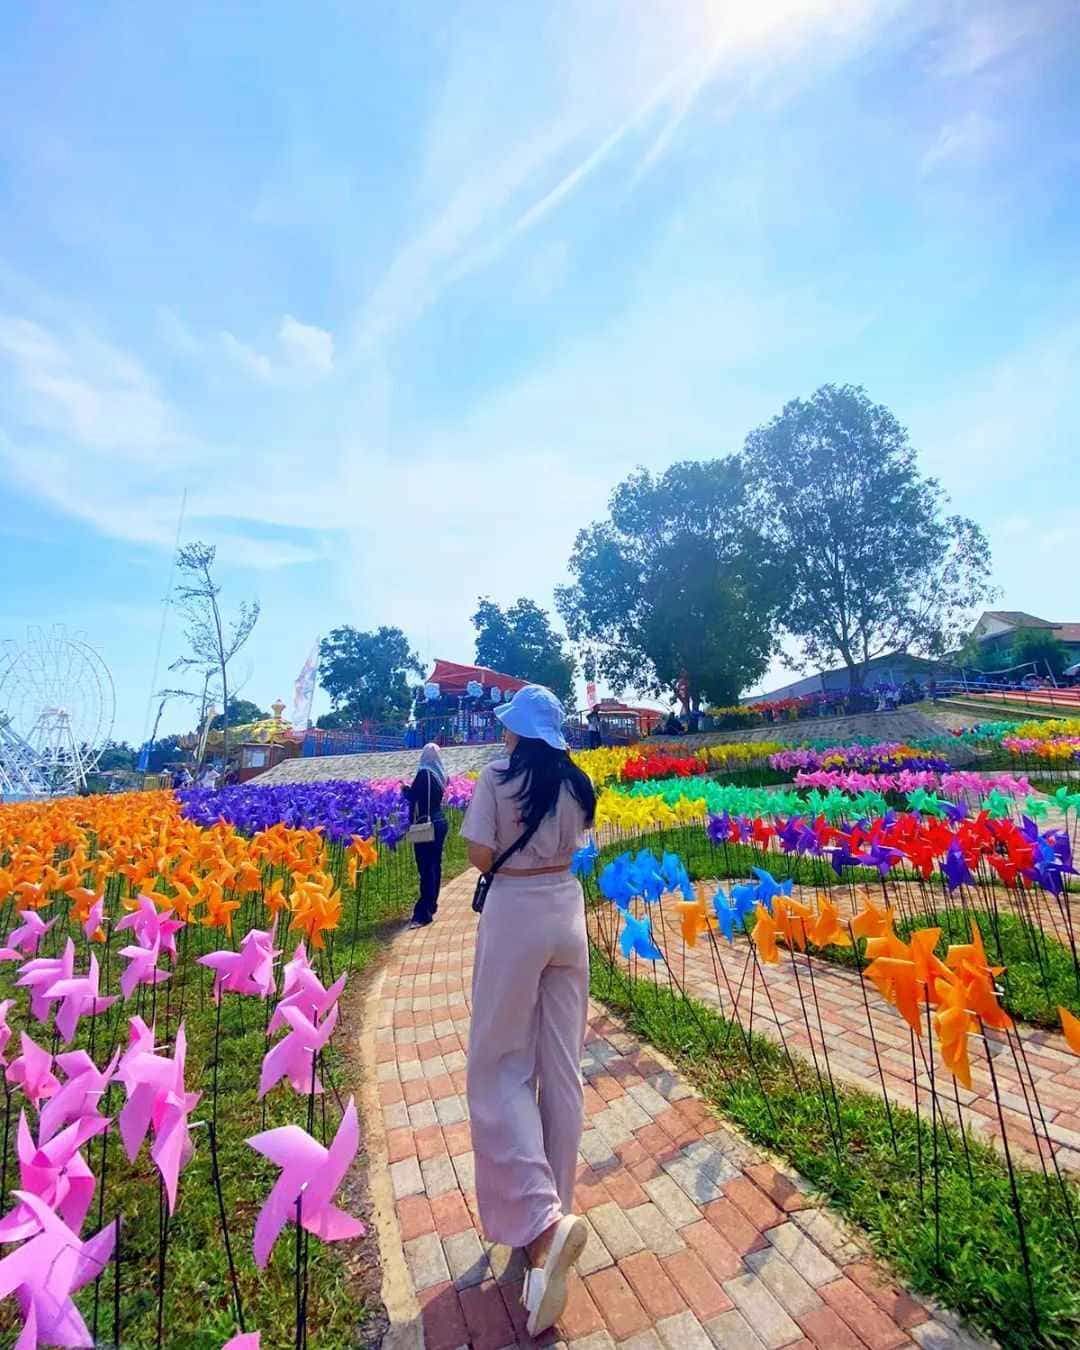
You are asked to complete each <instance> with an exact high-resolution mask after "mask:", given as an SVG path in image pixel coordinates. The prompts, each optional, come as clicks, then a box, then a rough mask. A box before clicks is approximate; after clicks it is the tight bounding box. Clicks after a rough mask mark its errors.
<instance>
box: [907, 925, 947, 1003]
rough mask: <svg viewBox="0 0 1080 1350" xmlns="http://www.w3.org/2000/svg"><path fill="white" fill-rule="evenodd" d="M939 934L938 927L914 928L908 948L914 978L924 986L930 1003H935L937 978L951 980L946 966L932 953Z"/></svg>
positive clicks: (936, 1000) (936, 998)
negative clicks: (912, 963)
mask: <svg viewBox="0 0 1080 1350" xmlns="http://www.w3.org/2000/svg"><path fill="white" fill-rule="evenodd" d="M940 936H941V929H940V928H916V930H915V931H914V932H913V933H912V935H911V943H910V946H909V950H910V951H911V959H912V960H913V961H914V963H915V978H916V979H917V980H918V981H919V983H920V984H921V985H924V986H925V988H926V995H925V997H926V998H928V999H929V1000H930V1002H931V1003H937V1002H938V1001H939V1000H938V993H937V982H938V980H939V979H943V980H951V979H952V973H951V972H950V970H949V968H948V966H946V965H945V964H944V963H943V962H942V961H940V960H939V959H938V957H937V956H935V954H934V948H935V947H936V946H937V940H938V938H939V937H940Z"/></svg>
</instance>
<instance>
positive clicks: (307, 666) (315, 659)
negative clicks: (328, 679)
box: [292, 638, 319, 731]
mask: <svg viewBox="0 0 1080 1350" xmlns="http://www.w3.org/2000/svg"><path fill="white" fill-rule="evenodd" d="M318 669H319V640H318V638H316V639H315V645H314V646H313V647H312V649H311V653H310V655H309V656H308V659H307V660H306V661H305V662H304V668H303V670H301V672H300V674H299V675H297V677H296V683H295V684H294V685H293V705H292V725H293V730H294V731H307V729H308V726H309V725H310V724H311V700H312V699H313V698H314V697H315V674H316V672H317V671H318Z"/></svg>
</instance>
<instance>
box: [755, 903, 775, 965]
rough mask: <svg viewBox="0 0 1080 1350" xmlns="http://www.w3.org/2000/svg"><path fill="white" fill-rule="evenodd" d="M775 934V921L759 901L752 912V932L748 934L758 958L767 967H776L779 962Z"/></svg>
mask: <svg viewBox="0 0 1080 1350" xmlns="http://www.w3.org/2000/svg"><path fill="white" fill-rule="evenodd" d="M777 932H778V929H777V925H776V920H775V919H774V918H773V916H772V915H771V914H770V913H769V911H768V910H767V909H766V908H765V906H764V905H763V904H762V903H761V902H760V900H759V901H758V904H757V907H756V908H755V910H754V931H753V932H752V933H751V934H750V941H751V942H752V943H753V944H754V946H755V947H756V948H757V954H758V956H759V958H760V959H761V960H762V961H764V962H766V964H768V965H776V964H777V962H778V961H779V960H780V951H779V948H778V947H777V945H776V935H777Z"/></svg>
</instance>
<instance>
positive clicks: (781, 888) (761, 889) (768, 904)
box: [750, 867, 794, 914]
mask: <svg viewBox="0 0 1080 1350" xmlns="http://www.w3.org/2000/svg"><path fill="white" fill-rule="evenodd" d="M750 871H751V872H753V874H754V876H756V877H757V879H758V884H757V887H756V888H755V892H754V898H755V900H759V901H760V902H761V903H762V904H763V905H764V906H765V908H766V909H767V910H768V911H769V913H770V914H771V913H772V902H773V899H774V897H775V896H778V895H790V894H791V888H792V886H793V885H794V883H793V881H792V879H791V877H788V878H787V879H786V880H785V881H777V879H776V878H775V877H774V876H773V874H772V873H771V872H767V871H766V870H765V868H764V867H751V869H750Z"/></svg>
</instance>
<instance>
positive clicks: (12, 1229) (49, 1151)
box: [0, 1111, 109, 1242]
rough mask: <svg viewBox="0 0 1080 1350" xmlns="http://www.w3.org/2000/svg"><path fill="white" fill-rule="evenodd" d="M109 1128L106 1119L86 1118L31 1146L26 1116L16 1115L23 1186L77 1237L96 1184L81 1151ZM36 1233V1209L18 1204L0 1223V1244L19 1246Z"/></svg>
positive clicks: (32, 1140)
mask: <svg viewBox="0 0 1080 1350" xmlns="http://www.w3.org/2000/svg"><path fill="white" fill-rule="evenodd" d="M108 1125H109V1122H108V1121H107V1120H106V1119H105V1117H104V1116H97V1115H94V1116H84V1117H83V1118H82V1120H78V1121H76V1122H75V1124H74V1125H69V1126H68V1127H67V1129H66V1130H62V1131H61V1132H60V1133H59V1134H58V1135H56V1136H55V1138H53V1139H50V1140H49V1141H48V1142H47V1143H41V1144H35V1143H34V1136H33V1135H32V1134H31V1133H30V1126H29V1125H28V1124H27V1123H26V1112H25V1111H20V1112H19V1132H18V1137H17V1142H16V1146H15V1148H16V1152H17V1154H18V1158H19V1180H20V1182H21V1183H22V1188H23V1190H24V1191H29V1192H30V1193H31V1194H32V1195H36V1196H37V1197H38V1199H39V1200H43V1201H44V1202H45V1204H47V1205H48V1206H49V1208H50V1209H52V1210H55V1211H56V1213H57V1214H59V1216H60V1217H61V1218H62V1219H63V1221H64V1222H65V1223H66V1224H67V1226H68V1227H69V1228H70V1229H71V1230H72V1231H73V1232H75V1233H77V1232H78V1231H79V1229H80V1228H82V1226H83V1220H84V1219H85V1218H86V1212H87V1210H88V1209H89V1208H90V1201H91V1200H92V1199H93V1197H94V1185H95V1181H94V1174H93V1172H91V1170H90V1168H89V1167H87V1165H86V1161H85V1159H84V1158H83V1156H82V1154H81V1153H80V1152H79V1150H80V1149H81V1148H82V1146H83V1144H85V1143H86V1141H87V1140H88V1139H92V1138H93V1137H94V1135H96V1134H100V1133H101V1131H102V1130H104V1129H107V1128H108ZM37 1230H38V1221H37V1216H36V1214H35V1213H34V1211H33V1210H32V1209H30V1208H28V1207H27V1206H26V1205H16V1206H15V1208H14V1209H13V1210H12V1211H11V1213H10V1214H6V1215H5V1216H4V1218H3V1219H0V1242H23V1241H24V1240H25V1239H26V1238H29V1237H33V1235H34V1234H35V1233H36V1232H37Z"/></svg>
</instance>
